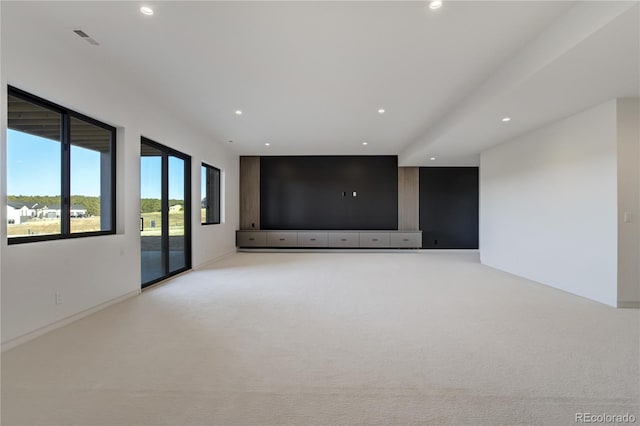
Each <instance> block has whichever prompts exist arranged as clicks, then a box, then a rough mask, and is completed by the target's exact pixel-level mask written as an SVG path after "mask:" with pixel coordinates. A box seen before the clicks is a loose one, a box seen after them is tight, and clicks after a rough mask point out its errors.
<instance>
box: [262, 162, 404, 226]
mask: <svg viewBox="0 0 640 426" xmlns="http://www.w3.org/2000/svg"><path fill="white" fill-rule="evenodd" d="M354 191H355V192H356V194H357V195H356V196H355V197H354V196H353V192H354ZM260 224H261V228H262V229H387V230H389V229H397V227H398V158H397V157H396V156H287V157H279V156H278V157H276V156H273V157H261V158H260Z"/></svg>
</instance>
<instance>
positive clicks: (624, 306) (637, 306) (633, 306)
mask: <svg viewBox="0 0 640 426" xmlns="http://www.w3.org/2000/svg"><path fill="white" fill-rule="evenodd" d="M618 308H622V309H640V302H621V301H618Z"/></svg>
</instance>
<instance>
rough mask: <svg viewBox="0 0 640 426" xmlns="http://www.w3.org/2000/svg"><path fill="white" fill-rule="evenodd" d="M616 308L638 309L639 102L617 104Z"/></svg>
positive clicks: (634, 99) (639, 279)
mask: <svg viewBox="0 0 640 426" xmlns="http://www.w3.org/2000/svg"><path fill="white" fill-rule="evenodd" d="M616 116H617V129H616V130H617V149H618V164H617V166H618V304H617V305H618V307H620V308H640V98H619V99H617V100H616Z"/></svg>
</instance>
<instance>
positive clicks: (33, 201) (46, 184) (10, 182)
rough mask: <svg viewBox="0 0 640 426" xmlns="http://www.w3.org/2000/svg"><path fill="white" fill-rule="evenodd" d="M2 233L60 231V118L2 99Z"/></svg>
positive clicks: (19, 101)
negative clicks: (4, 227)
mask: <svg viewBox="0 0 640 426" xmlns="http://www.w3.org/2000/svg"><path fill="white" fill-rule="evenodd" d="M7 112H8V129H7V195H8V197H7V198H8V199H7V234H8V236H9V239H11V238H13V237H18V236H31V235H55V234H60V232H61V222H60V212H61V195H60V194H61V190H62V184H61V180H62V178H61V176H62V175H61V145H60V144H61V138H60V137H61V128H62V117H61V114H59V113H57V112H55V111H51V110H49V109H47V108H44V107H42V106H40V105H37V104H34V103H31V102H28V101H26V100H23V99H21V98H18V97H15V96H11V95H9V96H8V110H7Z"/></svg>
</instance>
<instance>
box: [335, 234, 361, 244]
mask: <svg viewBox="0 0 640 426" xmlns="http://www.w3.org/2000/svg"><path fill="white" fill-rule="evenodd" d="M358 235H359V234H358V233H357V232H330V233H329V247H360V240H359V236H358Z"/></svg>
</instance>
